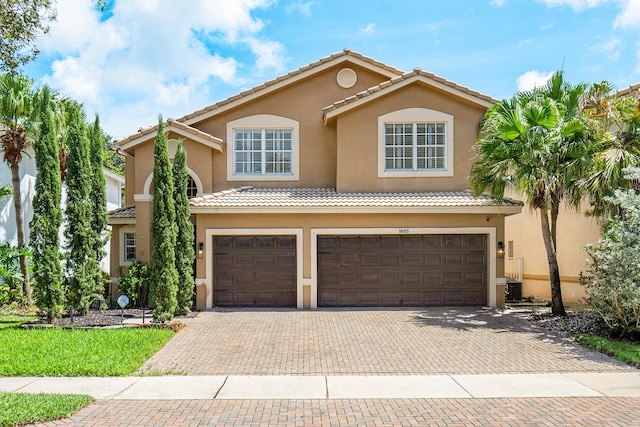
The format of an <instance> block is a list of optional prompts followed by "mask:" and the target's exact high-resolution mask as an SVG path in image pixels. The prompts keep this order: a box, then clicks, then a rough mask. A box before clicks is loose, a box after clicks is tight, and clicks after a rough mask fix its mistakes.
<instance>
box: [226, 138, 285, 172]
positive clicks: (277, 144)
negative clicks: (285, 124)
mask: <svg viewBox="0 0 640 427" xmlns="http://www.w3.org/2000/svg"><path fill="white" fill-rule="evenodd" d="M233 149H234V164H233V173H234V175H291V173H292V170H293V167H292V166H293V130H292V129H234V131H233Z"/></svg>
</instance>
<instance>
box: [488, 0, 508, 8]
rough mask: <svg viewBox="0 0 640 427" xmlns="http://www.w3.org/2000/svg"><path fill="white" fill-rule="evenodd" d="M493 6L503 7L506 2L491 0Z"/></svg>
mask: <svg viewBox="0 0 640 427" xmlns="http://www.w3.org/2000/svg"><path fill="white" fill-rule="evenodd" d="M490 3H491V6H494V7H502V6H504V3H505V0H491V2H490Z"/></svg>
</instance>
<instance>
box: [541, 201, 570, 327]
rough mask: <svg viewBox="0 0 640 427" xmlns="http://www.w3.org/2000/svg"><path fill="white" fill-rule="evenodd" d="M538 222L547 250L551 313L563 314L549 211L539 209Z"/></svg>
mask: <svg viewBox="0 0 640 427" xmlns="http://www.w3.org/2000/svg"><path fill="white" fill-rule="evenodd" d="M540 222H541V225H542V240H544V247H545V249H546V250H547V260H548V261H549V281H550V282H551V313H552V314H553V315H554V316H565V315H566V314H567V313H566V311H565V309H564V304H563V303H562V288H561V287H560V269H559V268H558V258H557V256H556V248H555V245H554V244H553V238H552V234H551V228H550V226H549V212H548V211H547V210H546V209H540Z"/></svg>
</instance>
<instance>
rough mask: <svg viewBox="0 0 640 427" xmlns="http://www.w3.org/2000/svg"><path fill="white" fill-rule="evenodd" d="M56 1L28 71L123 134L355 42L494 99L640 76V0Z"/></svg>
mask: <svg viewBox="0 0 640 427" xmlns="http://www.w3.org/2000/svg"><path fill="white" fill-rule="evenodd" d="M94 3H95V2H94V1H92V0H58V1H57V8H58V20H57V22H55V23H53V24H52V28H51V31H50V34H48V35H47V36H44V37H43V38H42V39H41V40H40V42H39V47H40V49H41V52H42V53H41V55H40V57H39V58H38V59H37V60H36V61H35V62H33V63H31V64H29V65H28V66H26V67H25V68H24V72H25V73H27V74H28V75H30V76H32V77H34V78H36V79H37V80H38V81H39V82H40V83H48V84H49V85H51V86H52V87H54V88H56V89H58V90H60V91H61V92H63V93H64V94H66V95H68V96H70V97H72V98H75V99H77V100H79V101H81V102H83V103H84V104H85V106H86V108H87V111H88V113H89V114H90V115H93V114H94V113H98V114H99V115H100V118H101V122H102V125H103V127H104V129H105V130H106V131H107V132H108V133H109V134H111V135H112V136H114V137H115V138H121V137H125V136H127V135H129V134H132V133H135V132H136V131H137V129H138V128H139V127H141V126H149V125H152V124H155V123H156V122H157V115H158V114H160V113H161V114H162V115H163V116H164V118H165V119H166V118H170V117H172V118H177V117H180V116H183V115H185V114H188V113H190V112H192V111H195V110H197V109H200V108H202V107H205V106H207V105H209V104H213V103H215V102H216V101H219V100H221V99H224V98H227V97H229V96H232V95H234V94H236V93H238V92H240V91H242V90H244V89H247V88H250V87H252V86H255V85H258V84H260V83H262V82H264V81H266V80H270V79H272V78H274V77H277V76H278V75H281V74H284V73H286V72H288V71H290V70H294V69H296V68H299V67H301V66H303V65H306V64H308V63H310V62H313V61H315V60H317V59H319V58H321V57H324V56H327V55H330V54H331V53H333V52H337V51H340V50H342V49H343V48H345V47H349V48H351V49H352V50H355V51H357V52H360V53H362V54H364V55H366V56H370V57H372V58H374V59H376V60H379V61H381V62H384V63H387V64H389V65H391V66H394V67H396V68H399V69H401V70H404V71H410V70H412V69H413V68H415V67H420V68H422V69H423V70H425V71H430V72H433V73H435V74H437V75H440V76H442V77H444V78H446V79H449V80H452V81H454V82H456V83H458V84H461V85H464V86H468V87H470V88H471V89H474V90H477V91H479V92H481V93H484V94H487V95H490V96H493V97H494V98H498V99H501V98H508V97H510V96H512V95H513V94H514V93H515V92H517V91H518V90H519V89H530V88H532V87H533V86H534V85H536V84H538V85H539V84H542V83H543V82H544V81H545V80H546V78H547V77H548V76H549V75H550V73H552V72H553V71H555V70H558V69H560V68H563V69H564V70H565V75H566V77H567V79H568V80H569V81H570V82H572V83H574V84H575V83H579V82H595V81H598V82H599V81H602V80H607V81H610V82H612V83H613V84H615V85H616V86H617V87H618V88H620V89H622V88H624V87H627V86H629V85H631V84H634V83H637V82H640V0H447V1H445V0H405V1H403V2H391V1H388V0H386V1H382V0H364V1H361V0H342V1H338V0H277V1H276V0H186V1H185V0H115V1H113V0H112V1H111V6H110V10H109V12H108V13H102V12H100V11H98V10H96V9H95V8H94V7H93V4H94Z"/></svg>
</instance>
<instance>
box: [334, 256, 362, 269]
mask: <svg viewBox="0 0 640 427" xmlns="http://www.w3.org/2000/svg"><path fill="white" fill-rule="evenodd" d="M359 264H360V257H358V255H356V254H343V255H340V264H339V265H340V267H354V266H356V265H359Z"/></svg>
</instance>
